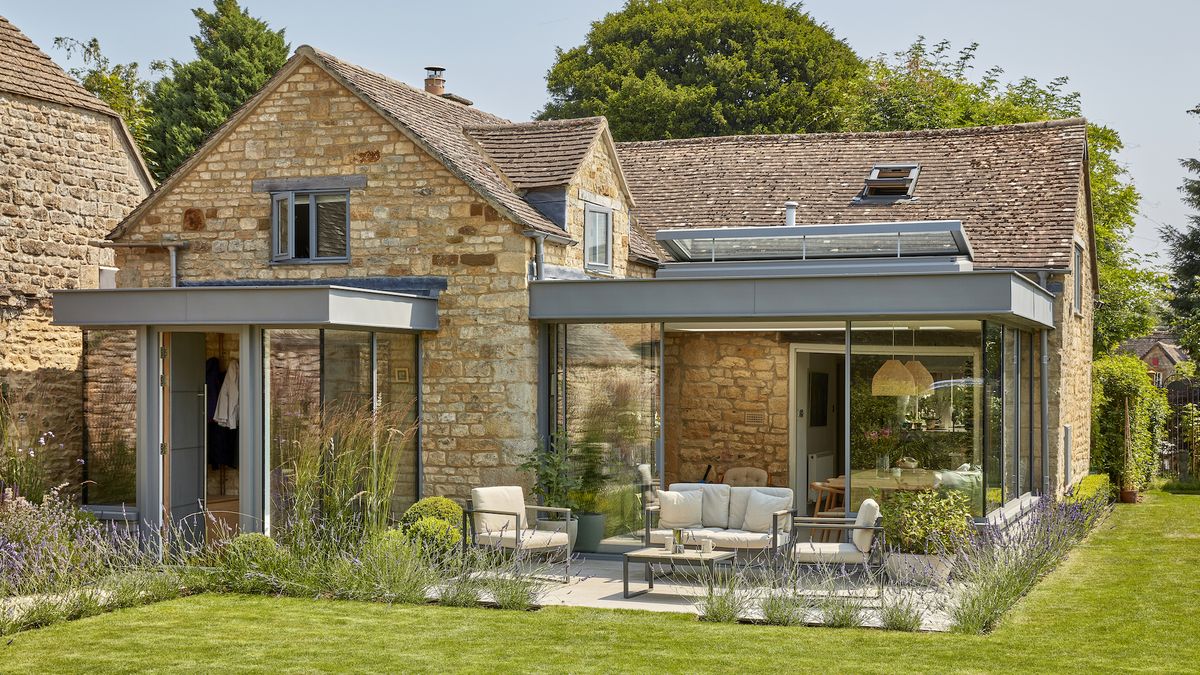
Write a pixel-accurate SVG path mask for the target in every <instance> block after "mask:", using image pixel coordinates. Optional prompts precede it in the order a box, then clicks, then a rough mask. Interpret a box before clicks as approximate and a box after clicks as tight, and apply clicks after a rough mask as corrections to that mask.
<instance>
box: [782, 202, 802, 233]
mask: <svg viewBox="0 0 1200 675" xmlns="http://www.w3.org/2000/svg"><path fill="white" fill-rule="evenodd" d="M797 206H800V203H799V202H790V201H789V202H784V203H783V213H784V216H783V222H784V224H785V225H787V226H788V227H795V225H796V207H797Z"/></svg>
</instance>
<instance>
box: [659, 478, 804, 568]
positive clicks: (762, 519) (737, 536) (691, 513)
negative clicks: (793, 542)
mask: <svg viewBox="0 0 1200 675" xmlns="http://www.w3.org/2000/svg"><path fill="white" fill-rule="evenodd" d="M793 498H794V496H793V494H792V490H791V489H790V488H782V487H731V486H729V485H725V484H723V483H672V484H671V485H670V486H668V489H667V490H665V491H662V490H660V491H658V494H657V499H656V502H657V503H654V504H651V505H649V506H647V507H646V510H645V527H646V531H645V544H646V546H653V545H655V544H659V545H662V544H666V543H667V542H668V541H671V540H672V538H673V536H674V530H675V529H679V530H682V535H683V543H684V544H687V545H693V546H694V545H697V544H699V543H700V542H701V541H702V540H704V539H711V540H712V542H713V547H714V548H718V549H730V550H735V551H753V552H756V553H761V552H766V553H768V554H769V555H771V556H772V557H773V556H776V555H778V554H779V553H780V552H781V551H783V547H785V546H786V545H787V543H788V542H789V541H790V539H791V528H792V518H793V517H794V516H795V509H794V508H793V506H792V504H793Z"/></svg>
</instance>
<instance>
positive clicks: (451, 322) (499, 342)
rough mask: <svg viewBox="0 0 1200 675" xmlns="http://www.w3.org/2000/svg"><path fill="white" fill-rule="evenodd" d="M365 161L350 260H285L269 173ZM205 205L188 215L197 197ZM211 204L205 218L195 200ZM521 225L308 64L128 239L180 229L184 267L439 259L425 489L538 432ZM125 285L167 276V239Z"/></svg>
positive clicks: (277, 275) (491, 464)
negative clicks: (277, 248)
mask: <svg viewBox="0 0 1200 675" xmlns="http://www.w3.org/2000/svg"><path fill="white" fill-rule="evenodd" d="M345 174H357V175H364V176H366V178H367V186H366V188H365V189H356V190H352V191H351V193H350V260H349V262H346V263H339V264H272V263H271V262H270V248H271V241H270V198H269V196H268V195H267V194H264V193H255V192H252V191H251V181H253V180H254V179H257V178H290V177H305V176H329V175H345ZM188 209H196V211H193V212H192V213H193V217H192V220H191V221H190V225H189V226H188V227H185V226H184V224H183V223H184V212H185V211H186V210H188ZM196 213H199V214H202V217H201V218H196V217H195V215H194V214H196ZM520 229H521V228H520V227H519V226H517V225H516V224H515V223H513V222H511V221H510V220H508V219H506V218H505V217H504V216H502V215H501V214H499V213H497V212H496V210H495V209H493V208H492V207H491V206H489V205H488V204H486V203H485V202H484V201H483V199H482V198H481V197H479V196H478V195H477V194H476V193H475V192H474V191H473V190H472V189H471V188H470V187H468V186H467V185H466V184H465V183H464V182H462V181H461V180H460V179H459V178H458V177H456V176H455V175H454V174H453V173H451V172H450V171H449V170H448V169H446V168H445V167H444V166H443V165H442V164H441V163H439V162H438V161H437V160H435V159H434V158H433V157H431V156H430V155H428V154H427V153H426V152H425V151H423V150H422V149H421V148H420V147H418V146H417V145H416V144H415V143H414V142H413V141H412V140H410V139H409V138H408V137H407V136H405V135H404V134H402V133H401V132H400V131H399V130H397V129H396V128H395V126H393V125H392V124H391V123H389V122H388V121H387V120H385V119H384V118H382V117H380V116H379V115H378V114H377V113H376V112H375V111H374V110H372V109H371V108H369V107H368V106H367V105H366V104H365V103H364V102H363V101H362V100H361V99H359V98H358V97H357V96H355V95H354V94H353V93H352V92H350V91H348V90H346V89H345V88H344V87H342V86H341V85H340V84H339V83H337V82H336V81H335V80H333V79H332V78H330V77H329V76H328V75H327V74H326V73H325V72H324V71H322V70H320V69H319V68H318V67H316V66H314V65H311V64H302V65H301V66H300V67H299V68H298V69H297V70H296V71H295V72H294V73H292V74H291V75H290V76H289V77H288V78H287V79H285V80H284V81H283V82H281V83H280V84H279V86H278V87H276V88H275V89H274V90H273V91H271V92H269V93H268V94H267V95H266V96H265V97H264V98H263V99H262V100H261V101H260V102H259V103H258V105H257V106H256V107H255V108H254V109H253V110H251V111H250V112H249V113H248V114H247V116H246V117H245V118H243V119H242V120H241V121H240V122H239V123H238V124H237V125H236V127H234V128H233V129H231V130H230V131H229V133H228V134H227V135H225V136H224V137H223V139H221V140H220V141H219V142H218V143H216V144H215V145H214V146H213V147H211V148H210V149H209V150H208V151H207V152H206V153H205V154H204V155H203V156H202V157H201V158H200V159H199V161H197V162H196V163H195V164H194V165H193V166H192V167H191V169H190V170H188V171H187V173H185V174H183V175H181V176H180V177H179V178H178V179H177V180H176V181H175V182H174V183H173V184H172V185H171V186H169V189H168V190H167V191H166V192H164V194H163V195H162V197H161V199H160V200H159V201H157V202H156V203H155V204H154V205H153V207H151V208H149V209H147V210H146V211H145V212H144V213H143V214H141V215H140V217H139V219H138V221H137V222H136V223H133V224H131V227H130V228H129V229H128V231H127V232H126V233H125V235H124V236H123V240H124V241H138V240H157V239H176V240H181V241H188V242H189V243H190V246H191V247H190V248H189V249H187V250H186V251H183V252H182V253H181V255H180V257H179V276H180V279H181V280H183V281H185V282H186V281H198V280H214V279H242V280H246V279H293V280H298V279H319V278H326V277H368V276H407V275H433V276H440V277H445V278H446V280H447V284H448V288H447V290H446V291H444V292H443V293H442V294H441V296H440V298H439V301H438V302H439V314H440V326H441V327H440V329H439V330H438V331H437V333H436V334H426V335H424V336H423V339H422V352H423V358H424V381H423V385H422V387H423V390H422V395H423V410H422V416H423V428H422V432H423V436H422V437H423V453H424V463H425V464H424V466H425V476H424V478H425V486H426V493H427V494H446V495H451V496H457V497H464V496H466V494H467V492H468V490H469V488H470V487H471V486H475V485H480V484H485V483H487V484H497V483H503V482H507V481H512V480H515V479H517V478H518V476H517V474H516V471H515V469H514V468H513V467H515V465H516V464H518V463H519V461H520V458H521V456H522V455H523V454H525V453H527V452H529V451H532V450H533V449H534V448H535V447H536V436H537V434H536V407H535V394H534V392H535V389H536V382H537V377H536V374H537V368H536V364H537V353H536V339H535V338H536V326H535V325H534V324H533V323H531V322H530V321H529V318H528V295H527V279H526V264H527V261H528V260H530V259H531V258H532V255H533V246H532V242H531V241H530V240H529V239H528V238H526V237H524V236H521V235H520V233H519V232H520ZM119 266H120V267H121V272H120V274H119V275H118V280H119V284H120V285H122V286H138V287H149V286H166V285H168V284H169V268H168V261H167V258H166V256H165V255H164V254H162V253H158V252H152V251H151V252H147V251H142V250H128V251H122V252H121V254H120V260H119Z"/></svg>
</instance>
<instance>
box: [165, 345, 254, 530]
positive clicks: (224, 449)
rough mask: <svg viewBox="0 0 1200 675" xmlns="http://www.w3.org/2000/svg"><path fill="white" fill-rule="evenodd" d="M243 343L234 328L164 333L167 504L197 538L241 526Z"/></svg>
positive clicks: (177, 525) (177, 526) (170, 515)
mask: <svg viewBox="0 0 1200 675" xmlns="http://www.w3.org/2000/svg"><path fill="white" fill-rule="evenodd" d="M238 346H239V340H238V336H237V334H236V333H217V332H171V333H164V334H163V337H162V350H161V355H162V359H163V364H162V367H163V373H164V377H163V413H162V414H163V439H164V441H163V455H164V462H163V505H164V510H165V511H166V512H167V513H166V515H167V522H168V523H170V526H171V528H172V530H173V532H175V533H177V534H178V536H180V537H181V538H183V539H184V540H186V541H188V542H189V543H192V544H199V543H202V542H203V541H204V540H205V539H206V538H212V537H214V536H215V535H216V534H217V533H218V532H225V531H232V530H234V529H236V528H237V527H238V521H239V513H240V508H239V499H240V496H239V490H238V470H239V454H240V448H239V442H238V427H239V426H240V424H239V422H240V405H241V403H242V402H241V400H240V399H241V396H240V388H239V377H238V375H239V364H238Z"/></svg>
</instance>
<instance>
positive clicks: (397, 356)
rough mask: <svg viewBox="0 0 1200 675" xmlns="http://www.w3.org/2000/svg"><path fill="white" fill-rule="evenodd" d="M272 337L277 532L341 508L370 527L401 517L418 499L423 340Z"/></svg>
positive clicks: (268, 334) (278, 332)
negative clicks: (345, 507) (420, 348)
mask: <svg viewBox="0 0 1200 675" xmlns="http://www.w3.org/2000/svg"><path fill="white" fill-rule="evenodd" d="M263 339H264V353H265V358H264V368H265V373H264V376H265V377H266V378H267V391H268V392H269V398H268V400H267V401H266V406H267V412H268V414H269V419H270V427H269V429H270V437H269V438H268V439H267V447H268V449H269V450H268V451H269V465H270V487H269V490H270V495H269V498H268V499H269V503H270V507H271V523H272V529H273V531H281V530H286V529H287V528H289V527H294V526H298V525H303V524H307V523H309V522H314V521H315V520H317V519H319V518H326V517H328V516H329V514H328V513H325V511H327V510H328V507H330V505H332V504H343V505H344V504H350V505H351V506H350V507H349V508H350V510H351V511H354V513H351V514H349V515H348V517H350V518H351V519H358V520H361V521H362V523H363V524H365V525H368V526H370V525H379V526H382V525H386V524H387V523H390V522H391V521H392V520H394V519H395V518H397V517H399V515H400V514H401V513H402V512H403V511H404V509H406V508H407V507H408V506H409V505H411V504H412V503H413V502H414V501H416V500H417V499H418V498H419V489H418V487H419V475H418V474H419V466H420V462H419V449H418V438H417V436H418V434H417V427H416V423H417V415H418V410H419V404H418V392H419V372H418V363H419V361H418V344H419V339H418V337H417V336H416V335H414V334H393V333H372V332H368V331H349V330H320V329H270V330H266V331H264V338H263ZM343 515H345V514H343ZM368 519H369V522H368Z"/></svg>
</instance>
